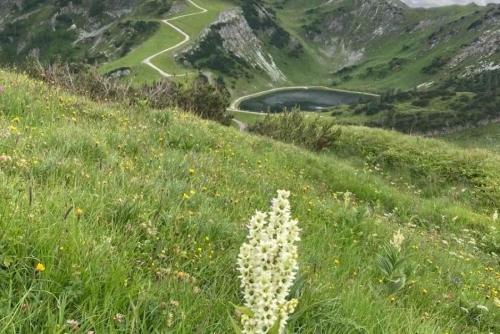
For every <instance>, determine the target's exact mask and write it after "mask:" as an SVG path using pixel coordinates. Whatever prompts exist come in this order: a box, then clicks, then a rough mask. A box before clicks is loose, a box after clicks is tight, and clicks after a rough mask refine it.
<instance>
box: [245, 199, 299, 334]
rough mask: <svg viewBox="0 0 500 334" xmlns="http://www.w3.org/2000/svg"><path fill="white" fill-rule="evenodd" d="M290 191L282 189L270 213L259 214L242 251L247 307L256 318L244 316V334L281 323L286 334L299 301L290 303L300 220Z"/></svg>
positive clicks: (262, 331)
mask: <svg viewBox="0 0 500 334" xmlns="http://www.w3.org/2000/svg"><path fill="white" fill-rule="evenodd" d="M289 196H290V192H289V191H285V190H278V198H274V199H273V200H272V202H271V210H270V211H269V213H263V212H260V211H257V212H256V213H255V215H254V216H253V217H252V218H251V219H250V222H249V224H248V229H249V233H248V236H247V242H246V243H244V244H243V245H242V246H241V248H240V253H239V255H238V267H239V268H238V270H239V272H240V274H241V275H240V276H239V277H240V278H241V287H242V289H243V293H244V298H245V304H244V306H245V307H246V308H248V309H249V310H250V311H251V313H252V314H253V316H249V315H247V314H243V315H242V317H241V323H242V325H243V329H242V333H247V334H250V333H251V334H258V333H263V334H265V333H268V332H269V330H270V329H271V328H273V326H275V325H276V323H277V322H278V321H279V330H278V332H277V333H280V334H282V333H284V331H285V326H286V322H287V320H288V316H289V314H291V313H293V311H294V309H295V307H296V306H297V300H296V299H292V300H290V301H287V300H286V297H287V295H288V293H289V291H290V288H291V286H292V284H293V281H294V279H295V275H296V272H297V269H298V265H297V245H296V242H297V241H299V240H300V238H299V231H300V229H299V228H298V226H297V222H298V221H297V220H295V219H291V216H290V203H289V201H288V197H289Z"/></svg>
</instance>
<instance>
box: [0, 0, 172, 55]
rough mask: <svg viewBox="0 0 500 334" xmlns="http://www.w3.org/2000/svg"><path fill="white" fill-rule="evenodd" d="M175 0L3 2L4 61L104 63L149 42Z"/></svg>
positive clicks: (0, 17) (0, 22)
mask: <svg viewBox="0 0 500 334" xmlns="http://www.w3.org/2000/svg"><path fill="white" fill-rule="evenodd" d="M172 3H173V1H171V0H157V1H146V0H133V1H123V0H108V1H100V0H93V1H81V0H77V1H68V0H43V1H32V0H26V1H22V2H20V1H13V0H2V1H0V6H1V7H2V12H1V14H0V32H1V33H0V36H1V37H0V48H1V49H2V52H1V53H0V61H2V62H3V63H13V62H20V61H24V59H25V57H26V56H27V55H30V54H35V55H37V56H39V57H40V59H42V60H46V61H48V60H52V61H53V60H54V59H56V58H57V57H60V58H62V59H64V60H71V61H76V60H82V59H86V60H87V61H89V62H91V63H93V62H96V61H98V62H105V61H108V60H110V59H115V58H119V57H122V56H124V55H126V54H127V53H128V52H130V50H132V49H133V48H134V47H135V46H137V45H139V44H142V43H143V42H144V41H146V40H147V39H148V38H149V37H150V36H151V35H152V34H153V33H154V32H155V31H156V30H158V29H159V27H160V24H159V23H158V22H155V21H154V19H155V18H159V17H161V16H162V15H164V14H165V13H166V12H168V11H169V10H170V9H171V7H172Z"/></svg>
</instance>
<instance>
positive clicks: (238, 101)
mask: <svg viewBox="0 0 500 334" xmlns="http://www.w3.org/2000/svg"><path fill="white" fill-rule="evenodd" d="M290 90H324V91H330V92H337V93H348V94H357V95H364V96H370V97H380V95H377V94H372V93H365V92H357V91H351V90H345V89H336V88H330V87H326V86H292V87H281V88H272V89H269V90H265V91H261V92H257V93H253V94H249V95H245V96H241V97H239V98H237V99H236V100H234V101H233V102H232V103H231V105H230V106H229V108H228V110H232V111H244V112H255V111H249V110H244V109H240V108H239V106H240V104H241V103H242V102H243V101H245V100H248V99H252V98H256V97H259V96H263V95H267V94H270V93H276V92H281V91H290Z"/></svg>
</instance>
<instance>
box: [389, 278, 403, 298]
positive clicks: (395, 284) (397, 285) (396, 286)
mask: <svg viewBox="0 0 500 334" xmlns="http://www.w3.org/2000/svg"><path fill="white" fill-rule="evenodd" d="M405 283H406V276H405V275H402V276H400V277H398V279H396V280H394V281H392V284H391V291H390V292H391V294H394V293H396V292H398V291H399V290H401V289H402V288H403V287H404V286H405Z"/></svg>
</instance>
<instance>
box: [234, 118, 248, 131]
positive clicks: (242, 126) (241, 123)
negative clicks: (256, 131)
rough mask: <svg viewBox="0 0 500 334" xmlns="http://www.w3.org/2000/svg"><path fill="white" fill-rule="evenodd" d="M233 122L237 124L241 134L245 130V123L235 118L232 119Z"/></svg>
mask: <svg viewBox="0 0 500 334" xmlns="http://www.w3.org/2000/svg"><path fill="white" fill-rule="evenodd" d="M233 122H235V123H236V124H238V127H239V128H240V131H241V132H244V131H245V130H246V129H247V125H246V124H245V123H243V122H242V121H239V120H237V119H236V118H233Z"/></svg>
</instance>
